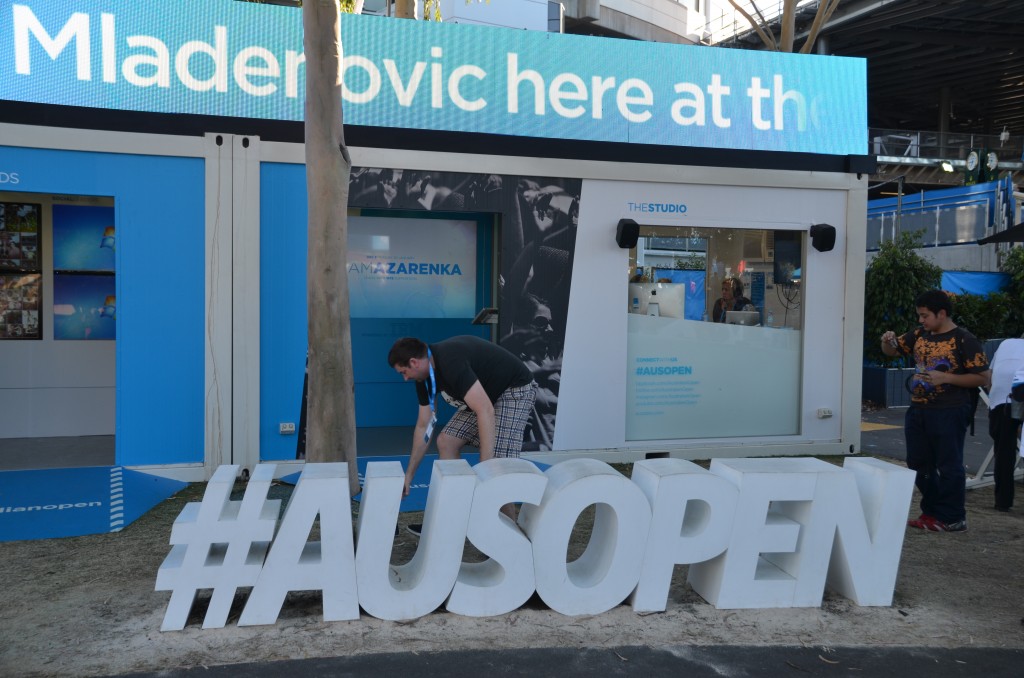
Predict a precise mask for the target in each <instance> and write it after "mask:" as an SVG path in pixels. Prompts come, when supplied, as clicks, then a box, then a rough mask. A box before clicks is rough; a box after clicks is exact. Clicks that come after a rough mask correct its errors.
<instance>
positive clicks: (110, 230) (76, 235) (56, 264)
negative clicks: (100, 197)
mask: <svg viewBox="0 0 1024 678" xmlns="http://www.w3.org/2000/svg"><path fill="white" fill-rule="evenodd" d="M114 238H115V232H114V208H113V207H105V206H97V205H54V206H53V268H54V269H55V270H58V271H111V272H112V271H113V270H114V246H115V239H114Z"/></svg>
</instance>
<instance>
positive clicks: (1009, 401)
mask: <svg viewBox="0 0 1024 678" xmlns="http://www.w3.org/2000/svg"><path fill="white" fill-rule="evenodd" d="M1018 375H1024V337H1022V338H1020V339H1007V340H1005V341H1004V342H1003V343H1001V344H999V348H998V349H997V350H996V354H995V355H994V356H993V357H992V388H991V389H990V390H989V393H988V402H989V405H988V406H989V408H990V409H989V413H988V434H989V435H990V436H992V442H993V448H992V449H993V454H994V456H995V472H994V473H993V480H994V481H995V485H996V502H995V509H996V510H997V511H1003V512H1005V511H1009V510H1010V508H1012V507H1013V473H1014V468H1015V467H1016V466H1017V441H1018V440H1019V439H1020V433H1019V432H1020V425H1021V419H1022V417H1021V411H1020V410H1021V409H1024V403H1019V402H1015V400H1014V399H1013V397H1012V392H1013V387H1014V384H1015V383H1018V382H1019V381H1020V380H1021V379H1020V378H1019V377H1018Z"/></svg>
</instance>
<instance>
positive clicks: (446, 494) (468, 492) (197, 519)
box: [156, 458, 914, 630]
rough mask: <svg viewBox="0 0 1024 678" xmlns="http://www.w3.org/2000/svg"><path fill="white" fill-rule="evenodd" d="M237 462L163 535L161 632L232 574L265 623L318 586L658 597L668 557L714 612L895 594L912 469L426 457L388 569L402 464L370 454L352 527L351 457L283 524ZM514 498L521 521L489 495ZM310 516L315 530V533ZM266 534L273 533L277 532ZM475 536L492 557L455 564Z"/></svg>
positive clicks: (341, 602) (501, 596) (307, 479)
mask: <svg viewBox="0 0 1024 678" xmlns="http://www.w3.org/2000/svg"><path fill="white" fill-rule="evenodd" d="M237 472H238V467H236V466H222V467H220V468H219V469H218V470H217V472H216V474H215V475H214V477H213V480H211V481H210V484H209V486H208V488H207V490H206V494H205V496H204V497H203V501H202V503H190V504H188V505H187V506H186V507H185V509H184V510H183V511H182V512H181V515H180V516H179V517H178V518H177V520H176V521H175V523H174V527H173V528H172V531H171V544H172V545H173V546H172V548H171V552H170V554H169V555H168V556H167V558H166V559H165V560H164V563H163V564H162V565H161V566H160V570H159V572H158V573H157V580H156V589H157V590H158V591H166V590H169V591H171V592H172V593H171V599H170V602H169V604H168V608H167V613H166V615H165V616H164V622H163V626H162V629H163V630H172V629H181V628H183V627H184V626H185V622H186V621H187V618H188V614H189V611H190V609H191V607H192V604H193V602H194V599H195V596H196V593H197V591H198V590H200V589H207V590H212V591H213V593H212V597H211V599H210V605H209V608H208V610H207V613H206V617H205V620H204V623H203V627H204V628H213V627H222V626H224V624H225V623H226V622H227V616H228V611H229V609H230V607H231V603H232V601H233V599H234V596H235V592H236V589H237V588H239V587H252V592H251V594H250V595H249V598H248V601H247V602H246V604H245V608H244V609H243V611H242V614H241V618H240V619H239V622H238V623H239V624H240V625H251V624H272V623H274V622H275V621H276V620H277V617H278V614H279V613H280V610H281V606H282V604H283V602H284V599H285V596H286V594H287V593H288V592H289V591H307V590H319V591H322V594H323V610H324V619H325V620H326V621H335V620H345V619H357V618H358V617H359V609H360V608H362V609H363V610H365V611H366V612H367V613H368V614H371V615H373V616H375V617H379V618H381V619H392V620H401V619H415V618H417V617H421V616H423V615H426V614H429V613H430V612H432V611H434V610H436V609H437V608H438V607H439V606H441V605H445V607H446V608H447V609H448V610H449V611H450V612H455V613H457V614H462V615H469V616H489V615H498V614H504V613H507V612H510V611H512V610H515V609H516V608H518V607H520V606H521V605H523V604H524V603H525V602H526V601H527V600H528V599H529V598H530V596H532V595H533V593H534V591H536V592H537V594H538V595H539V596H540V597H541V598H542V599H543V601H544V602H545V603H546V604H547V605H548V606H550V607H551V609H553V610H555V611H557V612H560V613H562V614H566V615H581V614H588V615H593V614H599V613H601V612H604V611H607V610H609V609H611V608H612V607H615V606H616V605H619V604H620V603H622V602H623V601H625V600H627V599H628V600H629V602H630V604H631V605H632V606H633V609H634V610H635V611H637V612H653V611H661V610H664V609H665V606H666V602H667V600H668V595H669V586H670V583H671V580H672V570H673V567H674V566H675V565H676V564H682V565H689V577H688V579H689V583H690V585H691V586H692V587H693V589H694V590H695V591H696V592H697V593H699V594H700V595H701V596H702V597H703V598H704V599H705V600H707V601H709V602H710V603H712V604H713V605H715V606H716V607H718V608H744V607H757V608H761V607H817V606H820V605H821V600H822V594H823V592H824V589H825V586H826V584H827V585H828V586H829V588H831V589H832V590H834V591H836V592H838V593H840V594H842V595H844V596H846V597H848V598H850V599H852V600H853V601H854V602H855V603H857V604H858V605H889V604H891V602H892V595H893V589H894V587H895V583H896V572H897V568H898V566H899V557H900V550H901V547H902V544H903V535H904V529H905V520H906V515H907V511H908V509H909V504H910V498H911V493H912V491H913V480H914V474H913V473H912V472H911V471H908V470H907V469H904V468H900V467H897V466H893V465H891V464H887V463H885V462H881V461H878V460H875V459H854V458H850V459H846V460H845V465H844V467H843V468H839V467H837V466H833V465H832V464H829V463H826V462H823V461H820V460H816V459H802V458H796V459H793V458H782V459H732V460H715V461H713V462H712V464H711V470H710V471H706V470H704V469H702V468H700V467H699V466H697V465H695V464H692V463H690V462H687V461H683V460H679V459H652V460H647V461H642V462H637V463H636V464H635V465H634V467H633V478H632V480H630V479H627V478H625V477H624V476H622V475H621V474H619V473H618V472H617V471H615V470H614V469H612V468H611V467H610V466H608V465H607V464H604V463H602V462H599V461H594V460H591V459H573V460H569V461H565V462H562V463H560V464H557V465H555V466H553V467H551V468H550V469H548V470H547V471H545V472H543V473H542V472H540V471H539V470H538V469H537V468H536V467H535V466H534V465H533V464H531V463H530V462H528V461H525V460H518V459H492V460H490V461H486V462H483V463H481V464H478V465H477V466H475V467H473V468H470V466H469V464H467V463H466V462H464V461H438V462H435V463H434V468H433V474H432V477H431V481H430V491H429V494H428V498H427V507H426V512H425V514H424V522H423V537H422V540H421V542H420V544H419V547H418V548H417V551H416V554H415V555H414V556H413V558H412V559H411V560H410V561H409V562H408V563H406V564H404V565H398V566H393V565H391V551H392V545H393V541H394V531H395V524H396V521H397V519H398V513H399V504H400V502H401V498H402V490H403V483H404V473H403V470H402V467H401V465H400V464H399V463H398V462H381V463H370V464H368V465H367V472H366V481H365V484H364V487H363V496H362V503H361V507H360V511H359V518H358V523H357V525H356V528H355V535H354V534H353V529H352V520H351V512H350V502H349V499H348V479H347V467H346V465H344V464H306V465H305V468H304V470H303V472H302V474H301V476H300V479H299V481H298V485H297V486H296V488H295V491H294V493H293V494H292V497H291V500H290V501H289V503H288V507H287V510H286V511H285V513H284V516H283V518H281V520H280V525H278V523H279V520H278V515H279V510H280V501H278V500H268V499H267V491H268V490H269V488H270V483H271V480H272V479H273V475H274V466H273V465H260V466H258V467H257V468H256V470H255V472H254V473H253V478H252V480H250V482H249V485H248V487H247V489H246V492H245V495H244V497H243V498H242V500H241V501H231V500H230V499H229V496H230V492H231V488H232V485H233V483H234V479H235V477H236V474H237ZM509 502H523V507H522V511H521V514H520V519H519V527H521V528H522V531H520V529H519V528H518V527H516V525H514V524H513V523H512V522H511V521H510V520H508V519H507V518H505V517H504V516H502V515H501V514H500V512H499V508H500V507H501V506H502V505H504V504H506V503H509ZM591 505H596V516H595V520H594V528H593V533H592V535H591V538H590V542H589V544H588V546H587V548H586V550H585V552H584V553H583V555H582V556H580V557H579V558H578V559H576V560H574V561H573V562H566V552H567V548H568V544H569V540H570V538H571V535H572V532H573V527H574V525H575V523H576V521H577V519H578V517H579V515H580V513H581V512H582V511H583V510H584V509H586V508H587V507H589V506H591ZM317 516H319V518H320V541H319V542H308V541H307V540H308V536H309V534H310V529H311V527H312V526H313V524H314V521H315V520H316V518H317ZM275 532H276V535H275ZM467 538H468V539H469V541H470V542H472V543H473V545H474V546H476V547H477V548H478V549H479V550H480V551H481V552H482V553H483V554H484V555H486V556H487V557H488V558H489V560H486V561H485V562H481V563H463V562H462V553H463V546H464V543H465V540H466V539H467Z"/></svg>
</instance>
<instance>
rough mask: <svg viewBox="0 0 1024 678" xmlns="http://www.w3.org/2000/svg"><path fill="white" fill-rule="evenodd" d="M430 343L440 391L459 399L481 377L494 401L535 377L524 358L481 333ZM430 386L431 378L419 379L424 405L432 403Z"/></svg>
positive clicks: (420, 397)
mask: <svg viewBox="0 0 1024 678" xmlns="http://www.w3.org/2000/svg"><path fill="white" fill-rule="evenodd" d="M429 346H430V353H431V355H432V356H433V358H434V376H435V378H436V379H437V392H438V393H439V394H440V393H441V392H442V391H443V392H444V393H446V394H447V395H448V396H450V397H451V398H453V399H455V400H460V401H464V400H465V399H466V393H467V392H468V391H469V389H470V387H472V386H473V384H474V383H475V382H477V381H478V380H479V382H480V385H481V386H483V387H484V391H486V392H487V397H489V398H490V399H491V402H492V403H493V402H495V401H496V400H497V399H498V398H499V397H500V396H501V394H502V393H504V392H505V390H506V389H509V388H515V387H518V386H526V385H527V384H529V383H530V382H532V381H533V374H531V373H530V369H529V368H528V367H527V366H526V365H524V364H523V361H522V360H520V359H519V358H517V357H515V356H514V355H512V354H511V353H509V352H508V351H507V350H505V349H504V348H502V347H501V346H498V345H497V344H492V343H491V342H489V341H485V340H483V339H481V338H480V337H474V336H469V335H466V336H459V337H452V338H451V339H445V340H444V341H439V342H437V343H436V344H430V345H429ZM428 388H429V378H428V381H427V382H416V396H417V397H418V398H419V402H420V405H428V404H430V400H429V398H428V396H427V389H428Z"/></svg>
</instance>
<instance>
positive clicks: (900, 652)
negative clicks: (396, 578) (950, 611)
mask: <svg viewBox="0 0 1024 678" xmlns="http://www.w3.org/2000/svg"><path fill="white" fill-rule="evenodd" d="M1022 662H1024V651H1022V650H999V649H984V650H979V649H977V648H963V649H955V650H949V649H937V648H922V649H917V650H907V649H892V648H881V649H872V648H835V649H829V650H822V649H821V648H808V647H750V646H733V645H728V646H712V647H699V646H679V647H677V648H673V649H671V650H666V649H655V648H650V647H637V646H625V647H609V648H600V649H594V648H584V649H575V648H572V649H539V650H530V649H523V650H499V651H488V650H474V651H466V652H422V653H418V654H413V653H408V652H406V653H394V654H376V655H364V656H358V657H332V658H324V659H306V660H293V661H280V662H266V663H262V664H234V665H231V666H210V667H205V666H204V667H198V668H193V669H187V670H180V671H161V672H159V673H144V674H143V673H137V674H131V676H132V678H194V677H197V676H203V677H204V678H248V677H249V676H261V677H263V678H291V677H292V676H325V677H326V676H371V675H384V676H387V675H395V674H404V675H413V676H417V677H418V678H452V677H453V676H474V678H476V677H478V676H481V675H487V676H496V675H498V676H508V675H525V676H550V675H554V673H555V672H556V668H557V673H558V675H559V676H686V677H687V678H704V677H708V678H711V677H713V678H719V677H721V676H730V677H742V676H766V677H770V678H775V677H777V676H801V677H803V676H865V677H867V676H928V678H953V677H954V676H955V677H960V676H984V677H985V678H1004V677H1005V678H1018V677H1019V676H1020V675H1021V668H1020V667H1021V663H1022Z"/></svg>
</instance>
